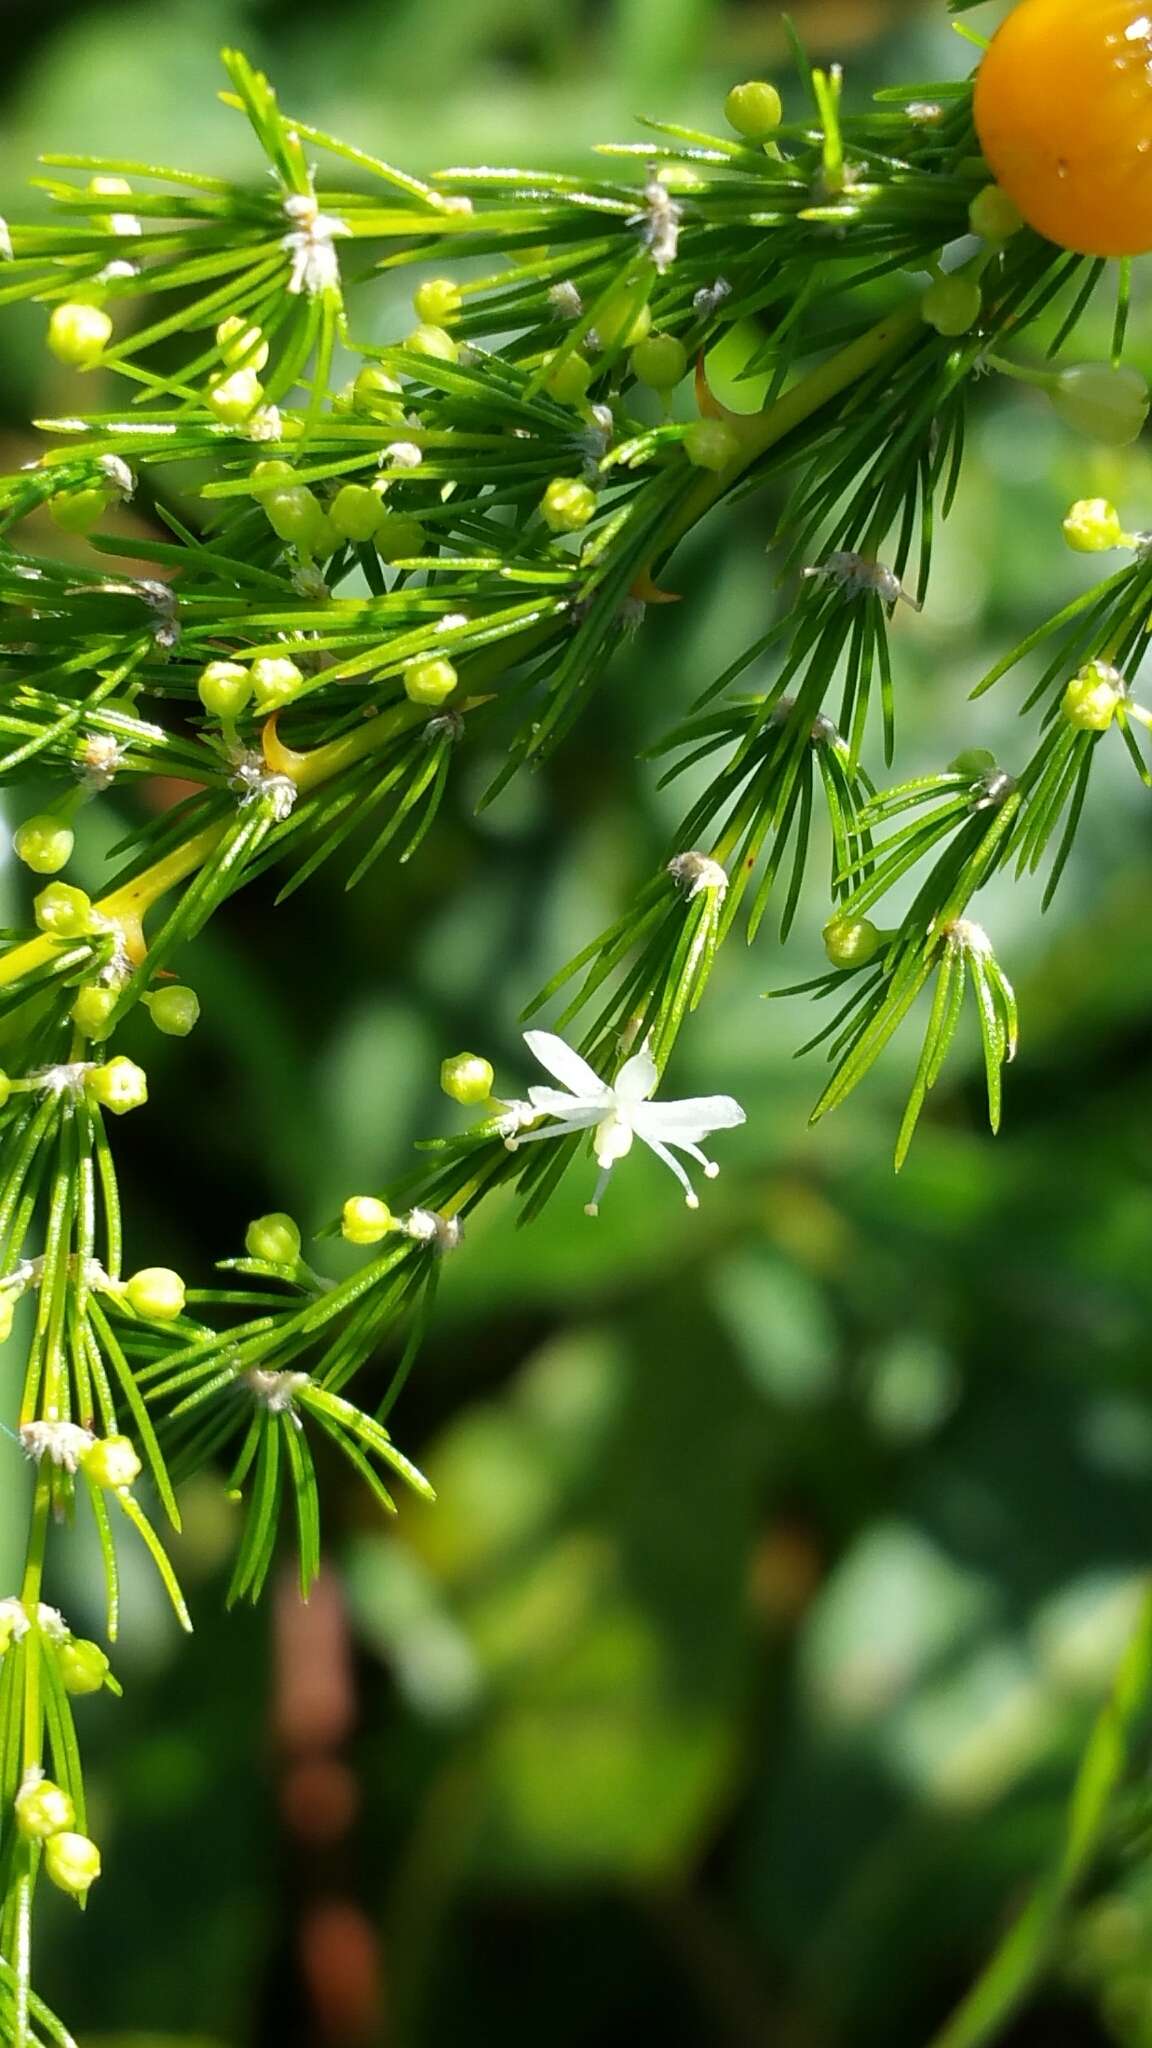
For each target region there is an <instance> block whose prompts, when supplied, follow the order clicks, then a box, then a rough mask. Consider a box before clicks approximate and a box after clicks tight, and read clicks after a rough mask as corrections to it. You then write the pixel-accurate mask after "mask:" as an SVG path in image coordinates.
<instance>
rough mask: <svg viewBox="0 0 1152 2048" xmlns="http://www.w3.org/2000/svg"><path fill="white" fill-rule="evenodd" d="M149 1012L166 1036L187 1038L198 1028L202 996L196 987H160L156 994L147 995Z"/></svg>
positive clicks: (175, 985) (179, 985) (178, 985)
mask: <svg viewBox="0 0 1152 2048" xmlns="http://www.w3.org/2000/svg"><path fill="white" fill-rule="evenodd" d="M144 1000H145V1002H146V1003H147V1005H148V1014H149V1016H150V1017H151V1019H152V1022H153V1023H154V1025H155V1026H156V1029H157V1031H162V1032H163V1033H164V1036H165V1038H187V1036H188V1033H189V1032H190V1031H194V1030H195V1029H196V1026H197V1023H198V1022H199V1019H200V998H199V996H198V995H197V993H196V991H195V989H194V988H184V987H183V986H182V985H181V984H178V983H177V984H174V985H173V986H172V987H171V988H158V989H157V990H156V992H155V994H154V995H150V996H145V998H144Z"/></svg>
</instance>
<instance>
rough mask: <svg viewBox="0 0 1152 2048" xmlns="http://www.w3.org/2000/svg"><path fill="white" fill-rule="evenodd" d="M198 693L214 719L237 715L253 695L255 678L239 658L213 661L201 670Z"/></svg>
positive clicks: (230, 717)
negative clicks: (253, 679) (236, 659)
mask: <svg viewBox="0 0 1152 2048" xmlns="http://www.w3.org/2000/svg"><path fill="white" fill-rule="evenodd" d="M196 692H197V695H198V696H199V699H200V702H201V703H202V705H203V706H204V709H205V711H210V712H211V713H212V716H213V717H214V718H228V719H232V718H236V717H237V716H238V714H239V713H240V712H241V711H243V709H244V706H245V705H246V704H247V702H248V699H249V698H250V697H251V695H252V677H251V675H250V673H249V671H248V670H247V669H246V668H245V667H244V666H243V665H242V663H240V662H238V661H210V662H209V663H208V666H207V668H204V669H201V671H200V675H199V679H198V681H197V684H196Z"/></svg>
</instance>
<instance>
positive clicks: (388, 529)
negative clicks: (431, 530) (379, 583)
mask: <svg viewBox="0 0 1152 2048" xmlns="http://www.w3.org/2000/svg"><path fill="white" fill-rule="evenodd" d="M372 541H373V545H374V546H375V549H376V552H377V554H378V555H379V557H380V559H381V561H382V562H410V561H413V560H414V559H415V557H416V556H417V555H422V554H423V552H424V548H425V545H426V541H425V534H424V528H423V527H422V526H421V524H420V521H419V520H418V519H407V518H405V516H404V514H403V513H400V512H386V513H385V515H384V517H383V519H382V520H381V521H380V524H379V526H378V527H377V528H376V531H375V533H374V534H373V536H372Z"/></svg>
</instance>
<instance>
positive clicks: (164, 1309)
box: [124, 1266, 184, 1323]
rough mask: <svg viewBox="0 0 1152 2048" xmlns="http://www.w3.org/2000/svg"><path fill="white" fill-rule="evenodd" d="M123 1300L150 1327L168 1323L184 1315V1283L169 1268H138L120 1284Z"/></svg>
mask: <svg viewBox="0 0 1152 2048" xmlns="http://www.w3.org/2000/svg"><path fill="white" fill-rule="evenodd" d="M124 1299H125V1301H126V1302H127V1303H128V1306H129V1308H134V1309H135V1311H136V1313H137V1315H138V1316H146V1317H147V1319H148V1321H149V1322H150V1323H172V1322H175V1320H176V1317H177V1316H179V1315H183V1313H184V1282H183V1280H182V1279H181V1278H180V1275H179V1273H174V1272H173V1271H172V1268H171V1266H141V1268H140V1271H139V1272H138V1273H133V1274H132V1276H131V1278H130V1279H128V1280H126V1281H125V1282H124Z"/></svg>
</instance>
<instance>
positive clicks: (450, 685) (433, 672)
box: [404, 654, 460, 706]
mask: <svg viewBox="0 0 1152 2048" xmlns="http://www.w3.org/2000/svg"><path fill="white" fill-rule="evenodd" d="M459 680H460V678H459V676H458V675H457V673H456V670H455V668H454V667H453V665H452V663H451V662H450V661H449V660H448V659H447V657H446V656H445V655H443V654H430V655H426V656H424V657H423V659H422V660H420V661H410V662H409V663H408V666H407V668H406V669H405V671H404V694H405V695H406V696H407V697H409V698H410V699H411V701H412V703H413V704H429V705H432V706H436V705H437V704H443V702H444V700H445V698H446V697H450V696H451V695H452V692H453V690H454V689H455V688H456V685H457V683H458V682H459Z"/></svg>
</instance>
